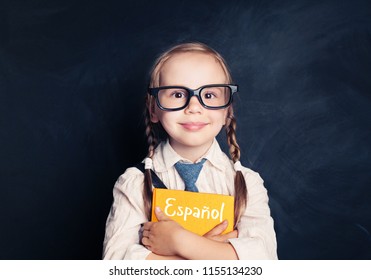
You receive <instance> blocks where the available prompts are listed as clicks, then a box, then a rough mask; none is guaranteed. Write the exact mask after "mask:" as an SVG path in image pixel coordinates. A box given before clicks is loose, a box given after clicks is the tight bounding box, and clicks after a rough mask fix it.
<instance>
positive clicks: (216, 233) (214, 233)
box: [203, 220, 238, 242]
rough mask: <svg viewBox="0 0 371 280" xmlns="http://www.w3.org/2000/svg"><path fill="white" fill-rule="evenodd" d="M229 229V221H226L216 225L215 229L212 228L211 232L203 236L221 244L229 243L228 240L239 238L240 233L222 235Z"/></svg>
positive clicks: (233, 232)
mask: <svg viewBox="0 0 371 280" xmlns="http://www.w3.org/2000/svg"><path fill="white" fill-rule="evenodd" d="M227 227H228V221H227V220H225V221H223V222H221V223H220V224H218V225H216V226H215V227H214V228H212V229H211V230H210V231H208V232H207V233H205V234H204V235H203V236H204V237H206V238H208V239H211V240H214V241H219V242H228V239H230V238H237V237H238V231H237V230H233V231H231V232H228V233H226V234H222V232H223V231H224V230H225V229H226V228H227Z"/></svg>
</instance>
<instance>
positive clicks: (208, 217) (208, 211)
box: [152, 188, 234, 235]
mask: <svg viewBox="0 0 371 280" xmlns="http://www.w3.org/2000/svg"><path fill="white" fill-rule="evenodd" d="M156 206H159V207H160V208H161V210H162V211H163V212H164V213H165V214H166V215H167V216H168V217H170V218H171V219H173V220H174V221H176V222H178V223H179V224H180V225H181V226H182V227H184V228H185V229H187V230H189V231H192V232H194V233H197V234H199V235H204V234H205V233H207V232H208V231H209V230H211V229H212V228H213V227H215V226H216V225H218V224H220V223H221V222H223V221H224V220H228V227H227V229H226V230H225V231H224V232H223V233H227V232H230V231H232V230H233V222H234V197H233V196H228V195H221V194H210V193H199V192H187V191H182V190H168V189H157V188H155V189H154V190H153V200H152V221H154V222H157V218H156V215H155V213H154V209H155V207H156Z"/></svg>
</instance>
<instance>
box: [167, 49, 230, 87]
mask: <svg viewBox="0 0 371 280" xmlns="http://www.w3.org/2000/svg"><path fill="white" fill-rule="evenodd" d="M226 82H227V77H226V74H225V73H224V70H223V67H222V66H221V65H220V62H219V61H218V60H217V59H216V58H215V57H214V56H212V55H210V54H205V53H200V52H187V53H179V54H175V55H173V56H171V57H170V58H169V59H168V60H166V61H165V63H164V64H163V66H162V68H161V71H160V85H161V86H165V85H181V86H186V87H190V88H198V87H200V86H203V85H206V84H220V83H226Z"/></svg>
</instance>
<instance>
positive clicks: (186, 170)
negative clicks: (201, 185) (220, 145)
mask: <svg viewBox="0 0 371 280" xmlns="http://www.w3.org/2000/svg"><path fill="white" fill-rule="evenodd" d="M205 161H206V159H205V158H204V159H202V160H201V161H200V162H198V163H194V164H190V163H180V162H179V161H178V162H177V163H176V164H175V169H176V170H177V171H178V173H179V175H180V177H182V179H183V181H184V184H185V191H189V192H198V189H197V187H196V181H197V178H198V175H200V172H201V169H202V166H203V164H204V163H205Z"/></svg>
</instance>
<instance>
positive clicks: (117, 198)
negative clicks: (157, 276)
mask: <svg viewBox="0 0 371 280" xmlns="http://www.w3.org/2000/svg"><path fill="white" fill-rule="evenodd" d="M202 158H206V159H207V161H206V162H205V163H204V166H203V168H202V170H201V172H200V175H199V177H198V179H197V182H196V185H197V188H198V189H199V191H200V192H206V193H217V194H225V195H234V177H235V171H234V168H233V162H232V161H231V160H230V159H229V158H228V157H227V155H226V154H225V153H224V152H223V151H222V150H221V149H220V147H219V144H218V142H217V141H216V140H214V142H213V144H212V146H211V147H210V149H209V151H208V152H207V153H206V154H205V155H204V156H203V157H202ZM179 160H183V161H187V160H185V159H183V158H181V157H180V156H179V155H178V154H177V153H176V152H175V151H174V150H173V148H172V147H171V145H170V144H169V142H168V141H167V142H162V143H161V144H160V145H159V146H158V147H157V148H156V150H155V154H154V156H153V169H154V171H155V172H156V174H157V175H158V177H159V178H160V179H161V180H162V181H163V182H164V184H165V185H166V186H167V188H169V189H175V190H184V182H183V180H182V179H181V178H180V176H179V174H178V172H177V171H176V169H175V167H174V164H175V163H176V162H178V161H179ZM200 160H201V159H200ZM242 173H243V175H244V177H245V180H246V185H247V193H248V199H247V207H246V210H245V212H244V214H243V215H242V217H241V220H240V222H239V224H238V225H237V229H238V238H233V239H230V240H229V242H230V244H231V245H232V246H233V247H234V249H235V251H236V253H237V255H238V257H239V259H277V245H276V235H275V232H274V228H273V219H272V218H271V216H270V209H269V206H268V195H267V190H266V189H265V187H264V185H263V180H262V179H261V177H260V176H259V174H258V173H256V172H254V171H252V170H251V169H249V168H246V167H242ZM143 180H144V174H143V173H142V172H141V171H140V170H138V169H137V168H135V167H131V168H128V169H127V170H126V171H125V173H124V174H122V175H121V176H120V177H119V178H118V180H117V182H116V184H115V186H114V188H113V198H114V201H113V204H112V207H111V211H110V213H109V215H108V218H107V223H106V235H105V239H104V246H103V258H104V259H137V260H138V259H139V260H141V259H145V258H146V257H147V256H148V254H149V253H150V251H149V250H147V249H146V248H145V247H144V246H142V245H141V244H140V233H139V232H140V229H141V225H142V224H143V223H145V222H148V219H147V218H146V215H145V213H144V204H143V198H142V192H143V184H144V182H143Z"/></svg>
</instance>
